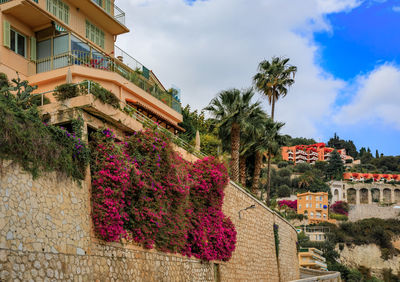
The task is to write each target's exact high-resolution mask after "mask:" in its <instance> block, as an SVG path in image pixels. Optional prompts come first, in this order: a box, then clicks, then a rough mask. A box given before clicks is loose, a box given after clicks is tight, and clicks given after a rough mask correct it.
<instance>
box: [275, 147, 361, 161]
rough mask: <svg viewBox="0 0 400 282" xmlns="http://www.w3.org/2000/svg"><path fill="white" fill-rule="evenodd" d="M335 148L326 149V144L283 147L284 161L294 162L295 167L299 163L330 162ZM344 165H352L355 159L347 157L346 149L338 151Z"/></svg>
mask: <svg viewBox="0 0 400 282" xmlns="http://www.w3.org/2000/svg"><path fill="white" fill-rule="evenodd" d="M334 150H335V149H334V148H330V147H326V145H325V143H317V144H312V145H296V146H291V147H287V146H285V147H282V148H281V152H282V159H283V160H285V161H292V162H293V163H294V164H295V165H296V164H299V163H310V164H314V163H315V162H316V161H323V162H324V161H329V159H330V158H331V153H332V152H333V151H334ZM337 151H338V153H339V154H340V157H341V158H342V161H343V163H352V162H353V161H354V159H353V158H352V157H351V156H348V155H346V149H340V150H337Z"/></svg>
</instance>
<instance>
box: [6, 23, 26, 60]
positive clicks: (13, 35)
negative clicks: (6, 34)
mask: <svg viewBox="0 0 400 282" xmlns="http://www.w3.org/2000/svg"><path fill="white" fill-rule="evenodd" d="M9 47H10V49H11V50H12V51H14V52H15V53H17V54H19V55H21V56H24V57H26V37H25V35H22V34H21V33H19V32H17V31H15V30H13V29H10V46H9Z"/></svg>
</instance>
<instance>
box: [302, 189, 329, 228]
mask: <svg viewBox="0 0 400 282" xmlns="http://www.w3.org/2000/svg"><path fill="white" fill-rule="evenodd" d="M328 208H329V203H328V193H327V192H316V193H312V192H306V193H302V194H297V213H298V214H304V215H307V217H308V221H309V223H318V222H323V221H328V219H329V217H328Z"/></svg>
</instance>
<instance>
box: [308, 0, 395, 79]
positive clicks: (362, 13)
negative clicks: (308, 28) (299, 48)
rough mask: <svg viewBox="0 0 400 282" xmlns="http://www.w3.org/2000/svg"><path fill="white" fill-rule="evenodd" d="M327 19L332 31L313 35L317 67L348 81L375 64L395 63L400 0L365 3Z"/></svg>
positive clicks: (372, 67) (370, 68)
mask: <svg viewBox="0 0 400 282" xmlns="http://www.w3.org/2000/svg"><path fill="white" fill-rule="evenodd" d="M396 4H397V5H398V7H399V8H398V9H399V10H398V11H397V12H396V11H394V10H393V7H397V6H396ZM395 10H396V8H395ZM327 19H328V20H329V22H330V23H331V25H332V31H331V32H318V33H315V36H314V38H315V41H316V43H317V44H318V45H319V46H320V47H321V51H320V53H321V54H320V56H321V57H320V64H321V66H322V67H323V68H324V69H325V70H326V71H328V72H330V73H332V74H333V75H335V76H336V77H339V78H342V79H345V80H348V79H352V78H354V77H355V76H356V75H359V74H365V73H367V72H370V71H371V70H373V69H374V68H375V66H376V65H377V64H381V63H383V62H394V63H398V62H399V60H400V52H399V51H400V1H386V2H381V1H376V2H372V3H371V2H370V3H368V2H366V3H364V4H362V5H360V6H359V7H358V8H355V9H353V10H352V11H351V12H341V13H335V14H331V15H327Z"/></svg>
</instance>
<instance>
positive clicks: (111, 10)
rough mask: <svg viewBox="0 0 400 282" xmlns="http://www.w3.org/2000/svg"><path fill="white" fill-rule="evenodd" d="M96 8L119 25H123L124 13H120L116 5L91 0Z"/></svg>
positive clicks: (109, 2)
mask: <svg viewBox="0 0 400 282" xmlns="http://www.w3.org/2000/svg"><path fill="white" fill-rule="evenodd" d="M91 1H92V2H93V3H95V4H96V5H97V6H99V7H100V8H102V9H103V10H104V12H106V13H107V14H109V15H110V16H112V17H113V18H114V19H115V20H116V21H118V22H119V23H120V24H123V25H125V12H124V11H122V10H121V9H120V8H119V7H118V6H117V5H115V4H114V3H112V2H111V1H109V0H108V1H107V0H105V1H104V0H91Z"/></svg>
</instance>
